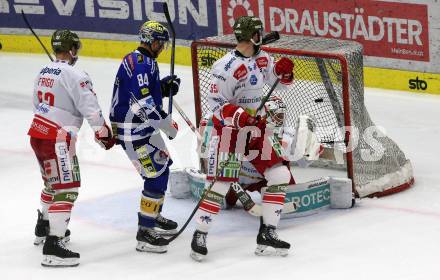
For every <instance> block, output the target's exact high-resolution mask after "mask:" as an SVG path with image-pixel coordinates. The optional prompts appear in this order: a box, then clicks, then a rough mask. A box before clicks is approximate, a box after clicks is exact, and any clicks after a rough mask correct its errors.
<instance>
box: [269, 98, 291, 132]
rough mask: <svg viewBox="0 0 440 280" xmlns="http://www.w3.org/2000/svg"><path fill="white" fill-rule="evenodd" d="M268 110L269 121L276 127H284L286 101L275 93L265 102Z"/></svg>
mask: <svg viewBox="0 0 440 280" xmlns="http://www.w3.org/2000/svg"><path fill="white" fill-rule="evenodd" d="M264 108H265V110H266V120H267V123H269V124H272V125H273V126H275V127H282V126H283V124H284V114H285V112H286V104H285V103H284V101H283V100H282V99H281V98H280V97H278V96H275V95H272V96H271V97H269V99H268V100H267V102H266V104H264Z"/></svg>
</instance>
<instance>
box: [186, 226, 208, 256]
mask: <svg viewBox="0 0 440 280" xmlns="http://www.w3.org/2000/svg"><path fill="white" fill-rule="evenodd" d="M207 235H208V233H207V232H202V231H199V230H196V231H195V232H194V235H193V239H192V242H191V249H192V250H191V254H190V256H191V258H193V259H194V260H195V261H198V262H201V261H202V260H203V259H204V257H205V256H206V255H207V254H208V248H206V236H207Z"/></svg>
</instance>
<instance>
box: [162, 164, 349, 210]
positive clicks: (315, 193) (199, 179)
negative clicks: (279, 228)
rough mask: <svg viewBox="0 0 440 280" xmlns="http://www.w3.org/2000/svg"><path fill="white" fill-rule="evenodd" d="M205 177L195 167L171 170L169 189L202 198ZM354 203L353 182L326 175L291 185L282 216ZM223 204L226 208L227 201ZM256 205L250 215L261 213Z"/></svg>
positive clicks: (344, 207)
mask: <svg viewBox="0 0 440 280" xmlns="http://www.w3.org/2000/svg"><path fill="white" fill-rule="evenodd" d="M205 180H206V175H205V174H203V173H201V172H199V171H198V170H195V169H192V168H186V169H178V170H172V171H171V174H170V180H169V183H168V184H169V185H168V189H169V190H170V192H171V195H172V196H173V197H175V198H190V197H192V198H194V199H196V200H199V199H200V197H201V195H202V194H203V192H204V188H205ZM353 202H354V198H353V192H352V182H351V180H350V179H348V178H334V177H327V178H321V179H318V180H313V181H310V182H305V183H300V184H293V185H288V186H287V192H286V198H285V207H284V209H283V212H282V213H281V218H292V217H302V216H308V215H312V214H315V213H317V212H319V211H321V210H325V209H329V208H332V209H346V208H350V207H352V206H353ZM221 206H222V208H225V202H223V203H222V205H221ZM256 206H257V208H258V207H259V206H260V205H259V204H256ZM257 208H255V207H254V208H252V209H253V211H254V212H253V213H250V214H252V215H255V216H258V210H256V209H257Z"/></svg>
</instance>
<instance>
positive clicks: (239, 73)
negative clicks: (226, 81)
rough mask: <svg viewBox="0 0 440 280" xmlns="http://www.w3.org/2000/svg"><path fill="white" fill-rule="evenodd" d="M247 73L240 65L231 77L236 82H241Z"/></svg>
mask: <svg viewBox="0 0 440 280" xmlns="http://www.w3.org/2000/svg"><path fill="white" fill-rule="evenodd" d="M247 73H248V70H247V68H246V66H244V64H242V65H240V67H238V68H237V70H235V71H234V75H233V76H234V78H235V79H236V80H241V79H243V78H244V77H246V75H247Z"/></svg>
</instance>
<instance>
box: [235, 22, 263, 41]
mask: <svg viewBox="0 0 440 280" xmlns="http://www.w3.org/2000/svg"><path fill="white" fill-rule="evenodd" d="M232 28H233V30H234V35H235V38H237V41H238V42H240V41H252V43H254V45H260V44H261V42H262V38H263V22H261V20H260V19H259V18H258V17H255V16H241V17H239V18H238V19H237V20H236V21H235V23H234V26H233V27H232ZM255 33H259V34H260V40H259V42H254V41H253V39H252V37H253V36H254V35H255Z"/></svg>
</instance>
